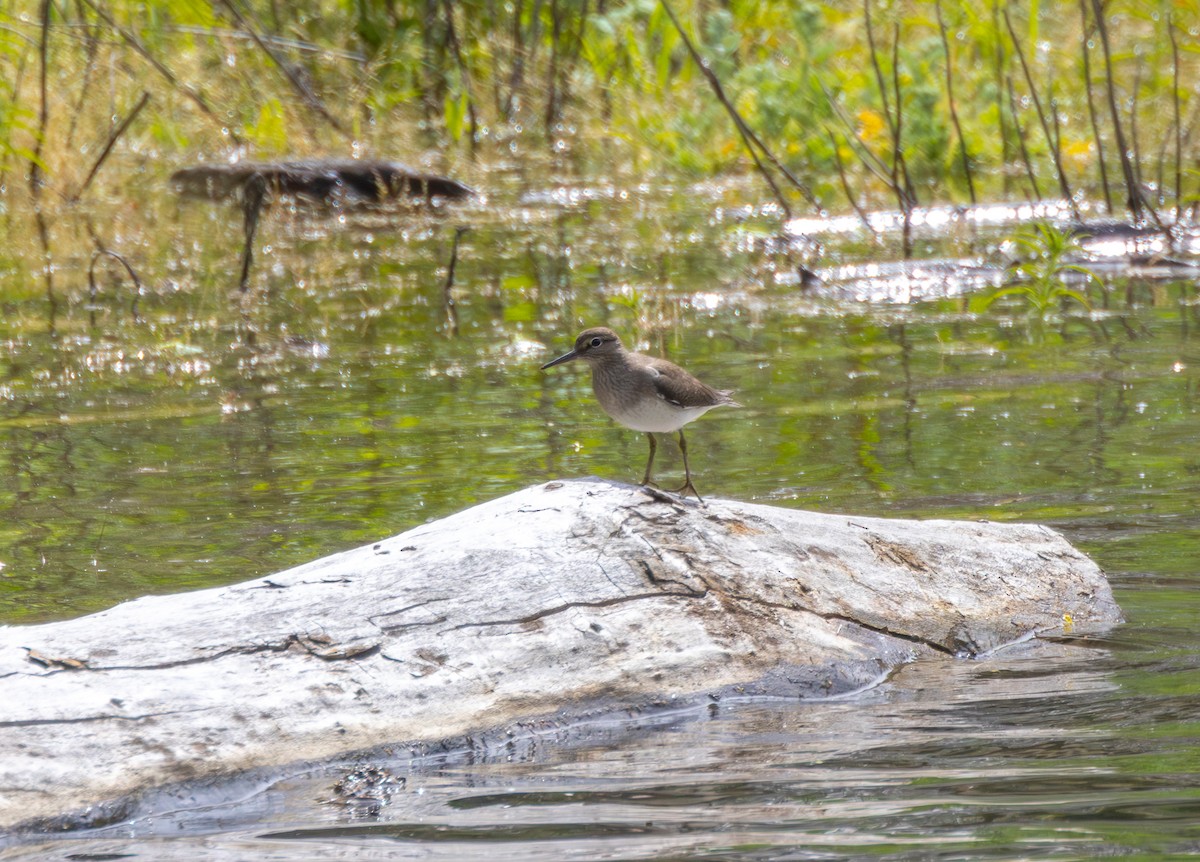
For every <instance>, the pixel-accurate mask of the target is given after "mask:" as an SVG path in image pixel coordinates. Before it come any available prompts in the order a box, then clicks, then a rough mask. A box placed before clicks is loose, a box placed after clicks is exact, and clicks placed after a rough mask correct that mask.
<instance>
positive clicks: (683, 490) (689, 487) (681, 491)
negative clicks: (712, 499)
mask: <svg viewBox="0 0 1200 862" xmlns="http://www.w3.org/2000/svg"><path fill="white" fill-rule="evenodd" d="M688 491H691V492H692V496H693V497H695V498H696V499H697V500H698V501H700V502H701V503H703V502H704V498H703V497H701V496H700V492H699V491H697V490H696V486H695V485H693V484H692V480H691V478H689V479H688V480H687V481H686V482H684V483H683V484H682V485H680V486H679V487H678V488H672V489H671V493H672V494H678V495H679V496H680V497H686V496H687V492H688Z"/></svg>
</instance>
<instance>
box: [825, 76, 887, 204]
mask: <svg viewBox="0 0 1200 862" xmlns="http://www.w3.org/2000/svg"><path fill="white" fill-rule="evenodd" d="M817 83H818V84H819V85H820V87H821V92H822V93H824V94H825V100H826V101H827V102H828V103H829V107H830V110H832V111H833V113H834V114H836V115H837V118H838V119H839V120H841V121H842V125H844V126H845V127H846V137H847V139H848V140H852V141H854V142H855V143H856V144H858V148H857V149H854V148H852V149H853V150H854V155H855V156H857V157H858V161H859V163H861V164H862V166H863V167H864V168H866V169H867V170H868V171H870V172H871V173H872V174H873V175H874V176H875V179H877V180H879V181H880V182H881V183H883V184H884V185H885V186H887V187H888V188H889V189H890V188H892V179H891V177H889V176H888V166H887V165H885V164H884V163H883V160H882V159H880V158H879V156H877V155H875V153H874V152H872V150H871V148H870V147H868V146H867V144H866V142H865V141H863V139H862V138H861V137H860V136H859V134H858V130H857V129H856V128H855V127H854V123H853V122H852V121H851V119H850V118H849V117H847V116H846V112H845V111H844V110H842V106H841V105H839V104H838V103H837V100H836V99H835V98H834V97H833V93H831V92H829V88H828V87H826V86H825V82H824V81H822V80H820V79H819V78H818V79H817Z"/></svg>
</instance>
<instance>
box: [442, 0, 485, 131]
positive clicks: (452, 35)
mask: <svg viewBox="0 0 1200 862" xmlns="http://www.w3.org/2000/svg"><path fill="white" fill-rule="evenodd" d="M442 7H443V8H444V9H445V11H446V40H447V41H448V42H449V43H450V51H451V52H452V53H453V54H454V62H455V63H456V64H457V65H458V76H459V78H461V79H462V85H463V92H464V93H466V95H467V119H468V121H469V122H470V124H471V130H470V132H471V141H470V144H471V153H472V155H474V153H475V147H476V145H477V144H478V137H479V118H478V116H476V114H475V94H474V93H473V92H472V91H471V71H470V70H469V69H468V68H467V62H466V60H464V59H463V54H462V47H461V46H460V45H459V42H458V31H457V30H456V29H455V27H454V6H453V4H452V3H451V2H450V0H443V2H442Z"/></svg>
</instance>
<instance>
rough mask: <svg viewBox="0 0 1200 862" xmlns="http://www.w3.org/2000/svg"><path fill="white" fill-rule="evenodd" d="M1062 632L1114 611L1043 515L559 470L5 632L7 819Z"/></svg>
mask: <svg viewBox="0 0 1200 862" xmlns="http://www.w3.org/2000/svg"><path fill="white" fill-rule="evenodd" d="M1064 619H1065V620H1067V622H1066V627H1067V628H1073V629H1074V630H1075V631H1080V630H1082V629H1084V628H1090V627H1106V626H1108V625H1111V624H1113V623H1115V622H1119V621H1120V611H1119V609H1118V608H1117V606H1116V605H1115V604H1114V603H1113V599H1112V594H1111V591H1110V589H1109V586H1108V583H1107V581H1106V580H1105V578H1104V575H1103V574H1102V573H1101V571H1100V570H1099V569H1098V568H1097V567H1096V565H1095V564H1094V563H1092V562H1091V561H1090V560H1089V559H1088V558H1087V557H1085V556H1084V555H1083V554H1081V553H1080V552H1078V551H1076V550H1075V549H1074V548H1072V547H1071V545H1070V544H1069V543H1068V542H1067V541H1066V540H1065V539H1064V538H1063V537H1062V536H1060V535H1059V534H1057V533H1055V532H1054V531H1052V530H1049V529H1047V528H1045V527H1040V526H1034V525H1023V524H993V523H986V522H954V521H904V520H885V519H878V518H862V517H857V516H848V515H828V514H817V513H812V512H803V511H797V510H789V509H781V508H776V507H770V506H761V505H752V504H747V503H740V502H733V501H726V500H711V501H709V504H708V505H707V506H706V507H705V506H699V505H697V504H695V503H693V502H692V501H688V502H685V503H680V502H676V501H674V499H673V498H670V497H667V495H663V494H657V493H647V492H645V491H643V490H641V489H639V488H635V487H632V486H627V485H617V484H612V483H607V482H601V481H596V480H585V481H571V482H550V483H548V484H545V485H540V486H536V487H532V488H528V489H526V490H524V491H520V492H517V493H515V494H512V495H510V496H507V497H504V498H501V499H499V500H495V501H492V502H489V503H484V504H482V505H479V506H476V507H474V508H471V509H469V510H467V511H464V512H461V513H459V514H457V515H454V516H452V517H449V518H445V519H443V520H441V521H437V522H434V523H430V524H427V525H425V526H421V527H417V528H416V529H413V530H410V531H408V532H406V533H402V534H400V535H398V536H395V537H393V538H391V539H387V540H385V541H382V542H379V543H377V544H375V545H370V546H366V547H362V548H359V549H357V550H352V551H347V552H345V553H340V554H335V555H333V556H330V557H326V558H325V559H321V560H317V561H316V562H313V563H309V564H306V565H302V566H299V567H297V568H294V569H291V570H289V571H286V572H283V573H281V574H278V575H274V576H271V577H268V578H258V579H255V580H253V581H248V582H246V583H241V584H237V585H234V586H228V587H221V588H217V589H209V590H203V591H199V592H192V593H184V594H179V595H168V596H156V597H147V598H141V599H137V600H135V601H131V602H127V603H125V604H121V605H118V606H116V607H114V608H111V609H109V610H107V611H104V612H101V613H98V614H93V615H91V616H87V617H83V618H80V619H76V620H69V621H65V622H58V623H50V624H45V625H39V626H26V627H5V628H0V697H3V701H4V703H5V704H6V707H5V710H4V713H5V714H4V716H3V721H2V723H0V728H2V729H0V828H2V827H9V826H12V825H13V824H18V823H24V824H26V827H27V826H28V824H29V823H31V822H35V821H40V822H41V823H42V824H45V823H47V822H52V821H53V819H54V818H56V817H58V816H60V815H64V814H67V813H70V812H72V811H76V810H78V809H80V808H82V807H83V806H87V805H94V804H96V803H98V802H102V801H105V800H111V799H114V798H118V797H121V796H123V795H125V794H131V793H135V792H138V791H142V790H148V789H149V788H152V787H156V786H160V785H164V784H168V783H172V782H180V781H188V780H191V779H198V778H212V777H215V776H219V775H228V774H231V773H236V772H237V771H240V770H245V769H249V768H263V767H275V766H282V765H284V764H287V763H294V762H297V761H302V760H316V759H321V758H326V757H332V756H335V755H338V754H344V753H345V752H348V751H351V750H355V749H362V748H367V747H370V746H376V745H381V744H385V743H402V742H403V743H414V742H421V741H436V740H441V739H447V738H451V737H454V736H456V735H461V734H466V733H473V732H476V731H477V730H485V729H495V728H498V727H503V726H505V725H509V726H513V725H515V724H516V723H517V722H520V721H521V720H523V719H527V718H529V717H530V716H537V715H547V714H557V715H559V716H562V715H571V714H579V713H580V712H581V711H583V710H586V709H594V708H596V707H598V706H601V707H602V706H604V705H610V706H611V705H621V704H638V703H646V702H648V701H654V700H655V699H657V700H658V701H662V700H663V699H667V700H671V701H672V702H674V703H687V702H692V701H697V700H702V699H703V698H706V697H709V696H724V697H726V698H728V697H729V696H730V695H736V694H739V693H740V694H767V695H777V696H787V697H799V698H805V697H815V696H827V695H830V694H837V693H845V692H852V691H854V690H856V689H861V688H864V687H869V686H871V685H874V684H876V683H877V682H879V681H880V680H881V679H882V678H883V677H884V676H885V675H886V674H888V673H889V672H890V671H891V670H892V669H894V668H896V667H897V666H899V665H902V664H905V663H907V662H912V661H915V660H918V659H920V658H922V657H930V656H935V655H939V654H945V653H950V654H956V655H962V656H979V655H981V654H984V653H986V652H987V651H988V650H991V649H993V648H995V647H997V646H1000V645H1002V644H1005V643H1009V642H1012V641H1014V640H1018V639H1022V638H1025V637H1028V636H1030V635H1031V634H1034V633H1038V632H1044V631H1054V632H1061V631H1062V630H1063V628H1064ZM113 810H114V809H112V808H108V809H105V808H104V807H103V806H101V807H100V808H97V809H94V815H93V816H94V817H101V816H104V815H103V814H102V812H104V811H108V812H110V813H111V812H112V811H113ZM116 810H119V809H116ZM60 822H64V823H65V822H67V821H65V820H64V821H60ZM70 822H72V823H73V824H75V825H79V824H82V823H86V822H88V821H87V817H86V816H84V817H83V818H82V819H75V820H73V821H70Z"/></svg>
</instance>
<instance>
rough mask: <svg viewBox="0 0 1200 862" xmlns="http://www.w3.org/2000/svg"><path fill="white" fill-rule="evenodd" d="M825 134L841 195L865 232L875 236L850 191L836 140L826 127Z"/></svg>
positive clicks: (873, 230) (869, 222)
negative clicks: (831, 153) (830, 148)
mask: <svg viewBox="0 0 1200 862" xmlns="http://www.w3.org/2000/svg"><path fill="white" fill-rule="evenodd" d="M825 134H826V135H828V136H829V146H830V147H832V148H833V159H834V161H835V162H836V163H837V169H838V178H839V179H840V180H841V182H842V193H843V194H845V195H846V200H848V201H850V206H851V207H853V208H854V212H855V213H857V214H858V218H859V220H860V221H862V223H863V226H864V227H865V228H866V229H867V232H868V233H870V234H871V235H872V236H874V235H875V228H873V227H871V220H870V219H868V218H867V214H866V212H864V211H863V208H862V207H861V206H859V205H858V201H857V200H856V199H855V197H854V193H853V192H852V191H850V181H849V180H848V179H847V178H846V166H845V165H844V164H842V153H841V151H840V150H839V149H838V144H837V139H836V138H835V137H834V136H833V132H832V131H831V130H830V129H829V127H828V126H827V127H826V128H825Z"/></svg>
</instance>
